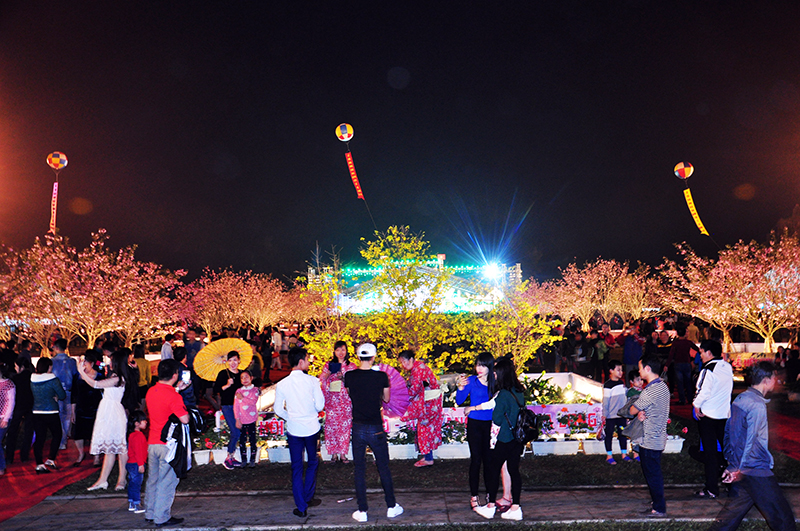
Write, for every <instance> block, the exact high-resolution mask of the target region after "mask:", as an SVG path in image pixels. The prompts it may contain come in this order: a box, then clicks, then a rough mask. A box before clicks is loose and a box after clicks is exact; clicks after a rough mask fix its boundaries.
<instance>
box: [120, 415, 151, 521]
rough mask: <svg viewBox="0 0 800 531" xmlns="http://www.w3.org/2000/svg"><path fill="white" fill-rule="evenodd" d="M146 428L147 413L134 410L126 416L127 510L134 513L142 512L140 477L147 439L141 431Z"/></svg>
mask: <svg viewBox="0 0 800 531" xmlns="http://www.w3.org/2000/svg"><path fill="white" fill-rule="evenodd" d="M146 429H147V415H145V414H144V412H143V411H140V410H138V409H137V410H136V411H134V412H132V413H131V416H130V417H129V418H128V431H129V432H130V435H128V463H127V464H126V465H125V469H126V470H127V471H128V510H129V511H132V512H134V513H137V514H138V513H143V512H144V505H142V479H143V478H144V465H145V463H147V439H146V438H145V436H144V433H143V431H144V430H146Z"/></svg>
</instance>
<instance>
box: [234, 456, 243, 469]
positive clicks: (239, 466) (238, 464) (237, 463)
mask: <svg viewBox="0 0 800 531" xmlns="http://www.w3.org/2000/svg"><path fill="white" fill-rule="evenodd" d="M231 465H232V466H233V468H244V463H242V462H241V461H237V460H236V459H233V458H231Z"/></svg>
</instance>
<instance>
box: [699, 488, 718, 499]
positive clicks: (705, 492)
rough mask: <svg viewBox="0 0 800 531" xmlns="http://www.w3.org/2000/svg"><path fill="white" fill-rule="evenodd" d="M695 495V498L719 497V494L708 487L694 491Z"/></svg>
mask: <svg viewBox="0 0 800 531" xmlns="http://www.w3.org/2000/svg"><path fill="white" fill-rule="evenodd" d="M694 497H695V498H702V499H707V500H713V499H715V498H716V497H717V495H716V494H714V493H713V492H711V491H710V490H708V489H703V490H699V491H697V492H695V493H694Z"/></svg>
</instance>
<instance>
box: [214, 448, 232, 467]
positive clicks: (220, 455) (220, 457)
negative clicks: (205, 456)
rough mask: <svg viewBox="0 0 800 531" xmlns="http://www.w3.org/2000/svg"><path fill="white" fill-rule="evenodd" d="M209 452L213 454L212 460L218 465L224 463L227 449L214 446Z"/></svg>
mask: <svg viewBox="0 0 800 531" xmlns="http://www.w3.org/2000/svg"><path fill="white" fill-rule="evenodd" d="M211 454H212V455H213V456H214V462H215V463H216V464H218V465H221V464H222V463H224V462H225V460H226V459H227V458H228V450H226V449H225V448H221V449H217V448H215V449H213V450H211Z"/></svg>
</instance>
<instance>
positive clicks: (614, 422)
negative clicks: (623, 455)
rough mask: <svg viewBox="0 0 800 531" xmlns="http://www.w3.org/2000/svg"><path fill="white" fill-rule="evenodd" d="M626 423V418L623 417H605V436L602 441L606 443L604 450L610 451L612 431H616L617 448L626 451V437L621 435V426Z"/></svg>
mask: <svg viewBox="0 0 800 531" xmlns="http://www.w3.org/2000/svg"><path fill="white" fill-rule="evenodd" d="M627 424H628V419H624V418H615V419H606V428H605V435H606V438H605V440H604V441H603V442H604V443H605V444H606V452H610V451H611V443H612V442H614V431H616V432H617V437H619V449H620V450H622V451H623V452H627V451H628V438H627V437H625V436H624V435H622V428H624V427H625V426H626V425H627Z"/></svg>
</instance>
